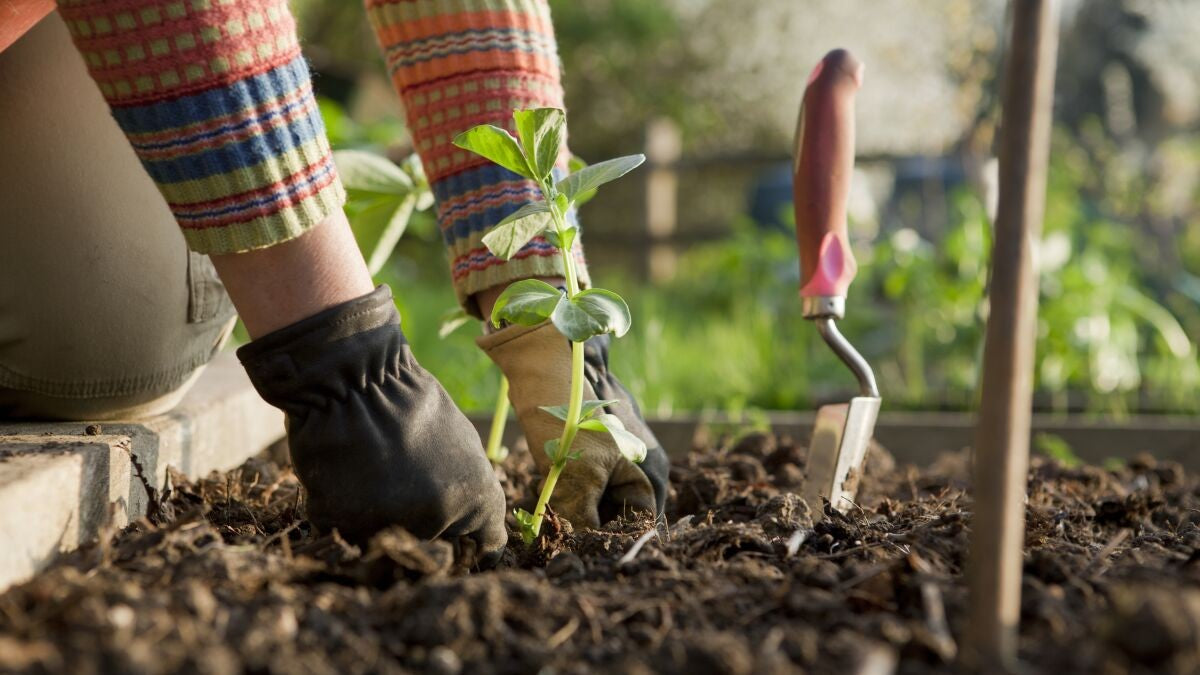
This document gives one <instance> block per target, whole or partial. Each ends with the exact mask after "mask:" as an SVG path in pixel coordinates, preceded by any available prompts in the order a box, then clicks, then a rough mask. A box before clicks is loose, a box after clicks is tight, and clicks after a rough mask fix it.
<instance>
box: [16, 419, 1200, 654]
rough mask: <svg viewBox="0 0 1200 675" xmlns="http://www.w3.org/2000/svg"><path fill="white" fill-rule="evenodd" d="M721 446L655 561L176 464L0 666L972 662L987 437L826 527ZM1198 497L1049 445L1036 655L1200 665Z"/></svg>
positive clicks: (52, 597) (752, 462)
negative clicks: (358, 505)
mask: <svg viewBox="0 0 1200 675" xmlns="http://www.w3.org/2000/svg"><path fill="white" fill-rule="evenodd" d="M716 445H717V446H718V447H717V448H716V449H711V448H710V449H708V450H705V451H700V452H697V453H695V454H694V455H692V457H691V459H690V460H689V461H687V462H685V463H679V464H678V465H677V466H676V467H675V468H674V469H673V470H672V476H671V478H672V487H673V495H672V499H671V502H670V507H669V514H668V516H669V521H668V522H670V523H671V526H670V527H669V529H666V530H664V531H662V532H661V534H660V535H659V536H657V537H652V538H650V539H649V540H648V541H647V542H646V543H645V545H644V547H643V548H642V549H641V550H640V552H639V553H638V554H637V555H636V556H632V557H631V556H628V555H627V553H628V552H629V551H630V549H631V548H632V547H633V546H634V544H635V541H636V540H638V538H639V537H640V536H641V535H642V534H643V533H645V532H646V531H647V530H648V529H650V527H651V525H652V524H651V523H650V522H645V521H628V520H627V521H621V522H617V523H613V524H610V525H609V526H608V527H606V528H605V529H604V530H602V531H596V532H582V533H571V532H570V531H569V528H567V527H564V526H562V525H556V524H551V527H550V530H551V532H550V535H549V536H548V537H546V538H544V539H543V540H542V542H541V545H540V546H539V547H538V548H536V549H534V550H527V549H524V547H522V546H521V545H520V544H519V541H520V539H519V537H516V536H513V537H512V541H513V542H514V543H512V544H510V550H509V553H508V555H507V556H506V558H505V561H504V562H503V564H502V565H501V568H500V569H499V570H496V571H491V572H485V573H477V574H468V573H466V572H465V571H464V570H462V569H461V568H459V567H457V566H456V564H455V562H454V560H453V551H452V548H451V547H450V545H448V544H444V543H440V542H432V543H431V542H422V541H418V540H415V539H414V538H413V537H411V536H409V535H408V534H407V533H406V532H404V531H402V530H393V531H387V532H384V533H381V534H380V535H378V536H377V537H376V538H375V539H374V540H373V541H372V542H371V543H370V545H368V546H366V547H364V548H363V549H361V550H360V549H359V548H356V547H353V546H350V545H348V544H346V543H345V542H343V541H342V540H341V539H340V538H339V537H337V536H336V535H319V534H317V533H314V532H312V531H311V530H310V528H309V526H308V525H307V523H306V522H305V521H303V520H302V517H301V514H302V511H303V499H302V492H301V490H300V487H299V485H298V483H297V482H296V479H295V477H294V476H293V475H292V473H291V472H290V471H289V470H287V469H286V468H283V467H280V466H279V465H277V464H274V463H272V462H270V461H267V460H254V461H251V462H248V463H247V464H246V465H245V466H243V467H241V468H240V469H237V470H235V471H232V472H230V473H228V474H224V475H214V476H212V477H210V478H207V479H205V480H202V481H199V482H198V483H188V482H186V481H184V480H182V479H179V478H178V477H176V478H175V479H174V484H173V486H172V487H171V488H170V489H169V490H168V491H167V493H166V495H165V496H164V498H163V500H162V502H161V506H160V507H159V508H158V509H157V510H156V512H155V513H154V514H153V515H152V517H151V518H150V519H147V520H143V521H141V522H139V523H136V524H134V525H132V526H130V527H128V528H126V529H125V530H123V531H121V532H115V533H113V534H112V536H111V537H108V538H106V540H105V541H104V542H103V543H102V544H100V545H96V546H93V547H90V548H87V549H85V550H81V551H79V552H77V553H76V554H73V555H72V556H71V557H70V558H69V559H67V560H64V561H63V562H61V563H60V564H58V565H56V566H55V567H54V568H53V569H51V570H49V571H47V572H45V573H43V574H41V575H39V576H38V577H37V578H36V579H34V580H32V581H30V582H28V583H26V584H24V585H22V586H19V587H15V588H13V589H11V590H9V591H8V592H7V593H6V594H4V595H2V596H0V671H31V672H44V671H54V672H72V673H93V672H122V673H125V672H129V673H136V672H144V673H167V672H180V671H183V672H206V673H208V672H211V673H229V672H241V671H253V672H287V673H360V672H372V673H376V672H378V673H388V672H413V671H416V672H433V673H459V672H471V673H476V672H480V673H490V672H505V673H508V672H511V673H532V672H537V671H539V670H543V669H544V670H543V672H560V673H574V672H585V671H586V672H594V671H610V672H622V673H646V672H684V673H688V674H689V675H701V674H703V673H774V672H829V673H845V672H872V673H886V672H890V670H891V668H892V667H893V666H894V667H895V669H896V670H897V671H898V672H944V671H952V670H954V666H953V665H952V664H953V663H954V658H955V652H956V649H957V642H958V640H959V638H960V636H961V633H962V630H963V624H964V617H965V608H966V606H965V605H966V593H965V590H964V586H963V582H962V570H963V565H964V557H965V554H966V550H967V534H968V529H969V526H970V521H971V502H970V499H969V497H968V496H967V494H966V492H965V488H966V482H965V477H966V456H965V455H956V456H947V457H945V458H944V459H943V461H942V462H940V463H939V464H938V465H937V466H935V467H932V468H930V469H927V470H921V471H918V470H915V469H911V468H896V467H893V466H891V463H890V460H889V459H888V458H887V456H886V453H884V452H876V453H874V454H873V455H872V463H871V466H870V467H868V471H867V479H866V482H865V485H864V488H863V490H862V492H861V494H860V507H861V508H859V509H856V510H855V511H854V512H852V513H851V514H850V515H849V516H845V517H843V516H840V515H838V514H836V513H831V514H828V516H827V517H825V518H822V519H817V520H818V522H816V523H815V524H814V519H813V517H812V514H811V513H810V510H809V507H808V506H806V505H805V504H804V503H803V502H802V501H801V500H799V499H798V498H797V497H796V496H794V495H793V494H791V492H790V491H791V490H793V489H794V488H795V487H796V483H797V481H798V480H799V478H800V476H801V469H800V467H802V466H803V459H804V458H803V450H802V449H800V448H797V447H793V445H792V444H791V443H790V442H788V441H786V440H784V441H779V442H777V441H776V440H775V439H773V438H770V437H767V436H761V435H751V436H748V437H745V438H742V439H740V440H737V441H736V442H734V441H729V442H724V443H717V444H716ZM527 461H528V460H525V459H524V458H523V457H521V458H517V457H514V458H510V460H509V464H508V466H506V467H505V469H506V471H505V477H504V481H505V484H506V487H507V489H508V491H509V494H510V497H512V498H521V499H524V498H525V497H526V496H527V495H529V494H531V481H532V480H533V479H532V477H531V474H530V467H529V465H528V464H527V463H522V462H527ZM514 501H516V499H514ZM1198 506H1200V478H1198V477H1197V476H1193V475H1187V474H1185V473H1184V472H1183V471H1182V470H1181V469H1180V468H1179V467H1178V466H1176V465H1173V464H1165V463H1160V464H1156V463H1155V462H1154V461H1152V460H1149V459H1144V460H1139V461H1135V462H1132V463H1130V464H1128V465H1126V466H1121V467H1115V468H1113V469H1112V470H1103V469H1100V468H1094V467H1079V468H1067V467H1064V466H1062V465H1060V464H1056V463H1052V462H1047V461H1035V463H1034V466H1033V469H1032V471H1031V472H1030V480H1029V501H1028V508H1027V519H1028V527H1027V537H1026V555H1025V577H1024V601H1023V609H1022V614H1023V617H1022V619H1023V621H1022V627H1021V658H1022V664H1023V666H1024V668H1025V669H1026V670H1028V671H1029V672H1039V673H1040V672H1045V673H1073V672H1079V673H1126V672H1147V673H1149V672H1178V673H1185V672H1196V671H1197V670H1200V647H1198V644H1200V640H1198V635H1200V564H1197V561H1198V560H1200V554H1198V553H1197V545H1200V529H1198V528H1197V522H1198V521H1200V511H1198V510H1197V507H1198ZM789 544H790V546H791V550H789ZM630 558H631V559H630ZM871 668H876V669H875V670H872V669H871Z"/></svg>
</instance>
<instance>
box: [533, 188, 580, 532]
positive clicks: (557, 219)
mask: <svg viewBox="0 0 1200 675" xmlns="http://www.w3.org/2000/svg"><path fill="white" fill-rule="evenodd" d="M553 195H554V192H553V191H552V190H551V189H550V187H549V185H547V184H546V183H545V182H543V183H542V196H543V197H544V198H545V199H546V202H547V203H548V204H549V205H550V216H551V218H552V219H553V220H554V228H555V230H557V232H558V234H559V237H560V238H561V237H562V236H563V234H564V233H565V232H566V230H567V218H566V214H565V213H563V212H562V210H561V209H559V207H558V204H556V203H555V202H554V199H553ZM572 248H574V242H572V245H571V246H570V247H568V248H560V249H559V254H560V255H562V261H563V272H564V276H566V279H567V299H568V300H570V299H571V298H574V297H575V296H576V295H577V294H578V293H579V275H578V274H577V272H576V270H575V256H574V255H572V252H571V249H572ZM582 410H583V343H582V342H572V343H571V397H570V400H569V401H568V403H567V421H566V423H565V424H563V432H562V436H561V437H560V438H559V440H558V454H557V456H556V457H554V458H552V461H551V467H550V474H549V475H548V476H546V484H545V485H544V486H542V492H541V494H540V495H539V496H538V503H537V507H536V508H534V510H533V523H532V526H531V528H530V529H531V530H532V531H533V536H534V537H536V536H538V535H539V534H540V533H541V531H542V520H543V518H544V517H545V515H546V504H547V503H549V501H550V495H551V494H552V493H553V492H554V485H555V484H556V483H557V482H558V476H559V474H561V473H562V470H563V467H564V466H566V464H567V459H568V458H569V457H570V456H571V444H572V443H574V442H575V435H576V434H577V433H578V432H579V413H580V412H581V411H582Z"/></svg>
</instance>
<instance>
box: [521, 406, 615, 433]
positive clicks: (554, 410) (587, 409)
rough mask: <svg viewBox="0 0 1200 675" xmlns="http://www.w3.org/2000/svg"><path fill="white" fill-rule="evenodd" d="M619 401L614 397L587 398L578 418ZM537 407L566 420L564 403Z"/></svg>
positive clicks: (583, 418) (584, 418) (585, 416)
mask: <svg viewBox="0 0 1200 675" xmlns="http://www.w3.org/2000/svg"><path fill="white" fill-rule="evenodd" d="M619 402H620V401H617V400H616V399H607V400H597V399H589V400H587V401H584V402H583V406H582V407H581V408H580V411H579V419H581V420H586V419H587V418H589V417H591V416H592V415H594V414H595V413H596V411H597V410H600V409H602V408H603V407H604V406H606V405H613V404H614V403H619ZM538 407H539V408H541V409H542V410H545V411H546V412H548V413H550V414H551V415H554V416H555V417H557V418H558V419H560V420H563V421H564V422H565V421H566V420H567V413H568V412H570V411H569V410H568V409H567V406H565V405H542V406H538ZM581 428H582V425H581Z"/></svg>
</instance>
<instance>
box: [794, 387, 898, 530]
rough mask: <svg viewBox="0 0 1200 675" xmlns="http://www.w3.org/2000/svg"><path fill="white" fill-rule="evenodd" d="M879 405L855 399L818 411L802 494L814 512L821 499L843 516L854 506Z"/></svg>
mask: <svg viewBox="0 0 1200 675" xmlns="http://www.w3.org/2000/svg"><path fill="white" fill-rule="evenodd" d="M880 402H881V400H880V399H878V398H872V397H869V396H856V397H854V398H852V399H850V402H849V403H839V404H836V405H826V406H821V408H820V409H818V410H817V419H816V423H815V424H814V425H813V435H812V441H811V442H810V443H809V447H808V464H807V467H806V471H805V477H804V495H803V496H804V499H805V501H807V502H808V504H809V505H810V506H811V507H812V508H814V509H816V508H817V507H818V505H819V504H820V503H821V499H822V498H824V499H828V500H829V503H830V504H832V505H833V508H835V509H837V510H838V511H841V512H842V513H845V512H846V511H848V510H849V509H850V508H851V507H853V506H854V498H855V494H856V493H857V492H858V484H859V481H860V480H861V478H862V467H863V463H864V461H865V460H866V458H867V446H868V445H869V444H870V442H871V435H872V434H873V433H874V431H875V420H876V418H878V417H879V404H880Z"/></svg>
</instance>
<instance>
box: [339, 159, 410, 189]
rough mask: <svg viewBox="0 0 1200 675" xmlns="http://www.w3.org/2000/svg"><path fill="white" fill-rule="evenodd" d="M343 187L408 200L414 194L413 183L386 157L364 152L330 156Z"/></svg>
mask: <svg viewBox="0 0 1200 675" xmlns="http://www.w3.org/2000/svg"><path fill="white" fill-rule="evenodd" d="M333 163H334V164H335V165H336V166H337V171H338V175H339V176H341V179H342V185H344V186H345V188H346V190H348V191H351V192H357V193H361V195H360V196H366V195H394V196H401V197H403V196H407V195H408V194H409V193H410V192H412V191H413V187H414V185H413V179H412V177H410V176H409V175H408V174H407V173H405V171H404V170H403V169H401V168H400V167H398V166H396V165H395V164H393V163H392V162H391V161H390V160H388V159H387V158H385V157H380V156H379V155H376V154H374V153H370V152H365V151H363V150H338V151H337V152H335V153H333Z"/></svg>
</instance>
